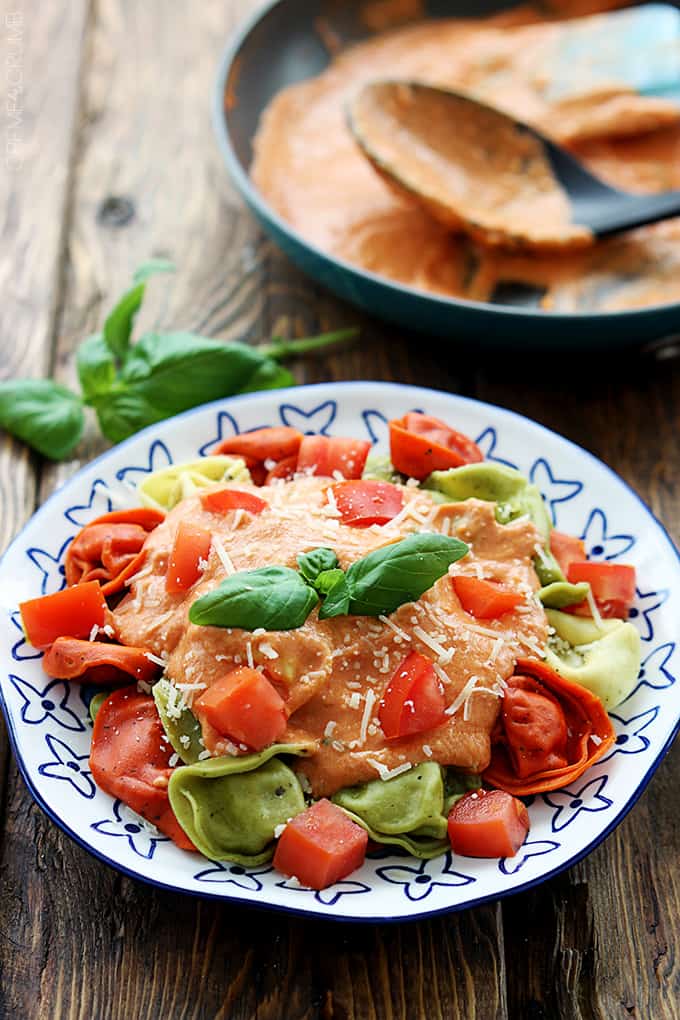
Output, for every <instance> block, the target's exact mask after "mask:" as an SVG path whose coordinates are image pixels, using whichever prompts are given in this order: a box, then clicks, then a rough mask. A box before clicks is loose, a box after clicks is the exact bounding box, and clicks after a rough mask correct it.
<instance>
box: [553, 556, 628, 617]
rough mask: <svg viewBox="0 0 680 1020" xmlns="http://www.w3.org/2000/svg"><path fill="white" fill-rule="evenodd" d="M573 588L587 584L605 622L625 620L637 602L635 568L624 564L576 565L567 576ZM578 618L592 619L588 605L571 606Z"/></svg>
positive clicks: (585, 603) (591, 563)
mask: <svg viewBox="0 0 680 1020" xmlns="http://www.w3.org/2000/svg"><path fill="white" fill-rule="evenodd" d="M567 579H568V580H569V581H571V582H572V584H577V583H578V582H579V581H587V582H588V584H589V585H590V590H591V591H592V593H593V598H594V599H595V604H596V605H597V608H598V609H599V611H600V613H601V615H602V616H603V617H605V618H612V617H616V618H618V619H620V620H625V619H626V617H627V616H628V612H629V610H630V607H631V606H632V604H633V601H634V599H635V567H631V566H628V565H627V564H623V563H594V562H592V561H590V560H585V561H584V562H583V563H572V564H571V565H570V567H569V570H568V572H567ZM569 608H570V611H571V612H573V613H576V615H577V616H590V608H589V606H588V603H587V602H582V603H580V604H579V605H578V606H570V607H569Z"/></svg>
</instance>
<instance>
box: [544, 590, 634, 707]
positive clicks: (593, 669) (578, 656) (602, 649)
mask: <svg viewBox="0 0 680 1020" xmlns="http://www.w3.org/2000/svg"><path fill="white" fill-rule="evenodd" d="M546 613H547V616H548V621H549V623H550V626H551V627H553V628H554V631H555V633H554V635H552V637H551V638H549V639H548V647H547V649H546V662H547V664H548V665H549V666H552V668H553V669H554V670H556V672H558V673H560V674H561V675H562V676H564V677H566V678H567V679H568V680H573V681H574V682H575V683H578V684H581V685H582V686H583V687H587V689H588V690H589V691H592V692H593V694H597V696H598V697H599V698H600V700H601V701H602V704H603V705H604V706H605V708H607V709H610V708H614V706H615V705H618V704H620V703H621V702H622V701H623V700H624V699H625V698H627V697H628V695H629V694H630V692H631V691H632V689H633V687H634V686H635V682H636V680H637V678H638V673H639V671H640V635H639V634H638V632H637V630H636V629H635V627H634V626H633V625H632V624H631V623H624V622H623V620H603V621H602V623H601V625H598V624H596V623H595V621H594V620H591V619H589V618H588V617H581V616H571V615H569V613H560V612H558V611H557V610H555V609H547V610H546Z"/></svg>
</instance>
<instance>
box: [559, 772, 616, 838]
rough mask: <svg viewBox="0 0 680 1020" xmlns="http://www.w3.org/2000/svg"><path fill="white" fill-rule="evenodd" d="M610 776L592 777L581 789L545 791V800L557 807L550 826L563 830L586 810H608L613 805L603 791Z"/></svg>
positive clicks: (586, 811) (591, 811)
mask: <svg viewBox="0 0 680 1020" xmlns="http://www.w3.org/2000/svg"><path fill="white" fill-rule="evenodd" d="M607 779H608V776H598V778H597V779H591V780H590V781H589V782H587V783H586V784H585V786H582V787H581V788H580V789H579V790H576V791H574V790H570V789H569V787H566V788H565V789H564V790H553V791H552V793H544V794H543V800H544V801H545V802H546V804H549V805H550V807H553V808H555V813H554V814H553V816H552V819H551V822H550V827H551V829H552V831H553V832H561V831H562V829H566V827H567V826H568V825H571V823H572V822H573V821H574V820H575V819H576V818H578V817H579V815H581V814H583V813H584V812H585V813H587V814H594V813H595V812H597V811H606V810H607V809H608V808H610V807H611V806H612V803H613V802H612V801H611V800H610V799H609V797H605V796H604V794H603V793H602V791H603V790H604V788H605V786H606V785H607Z"/></svg>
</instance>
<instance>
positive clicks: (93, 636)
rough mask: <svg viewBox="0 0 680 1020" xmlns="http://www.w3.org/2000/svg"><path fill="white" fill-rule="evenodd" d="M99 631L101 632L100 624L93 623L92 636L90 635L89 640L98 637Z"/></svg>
mask: <svg viewBox="0 0 680 1020" xmlns="http://www.w3.org/2000/svg"><path fill="white" fill-rule="evenodd" d="M98 633H99V624H98V623H94V624H93V625H92V630H91V631H90V636H89V637H88V639H87V640H88V641H94V639H95V638H96V636H97V634H98Z"/></svg>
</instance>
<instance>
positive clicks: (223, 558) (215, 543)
mask: <svg viewBox="0 0 680 1020" xmlns="http://www.w3.org/2000/svg"><path fill="white" fill-rule="evenodd" d="M212 548H213V549H214V550H215V552H216V553H217V555H218V556H219V559H220V562H221V564H222V566H223V567H224V569H225V572H226V573H227V574H235V573H236V567H235V566H234V564H233V563H232V562H231V558H230V556H229V553H228V552H227V550H226V549H225V548H224V546H223V544H222V541H221V540H220V539H219V538H218V537H217V535H213V540H212Z"/></svg>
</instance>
